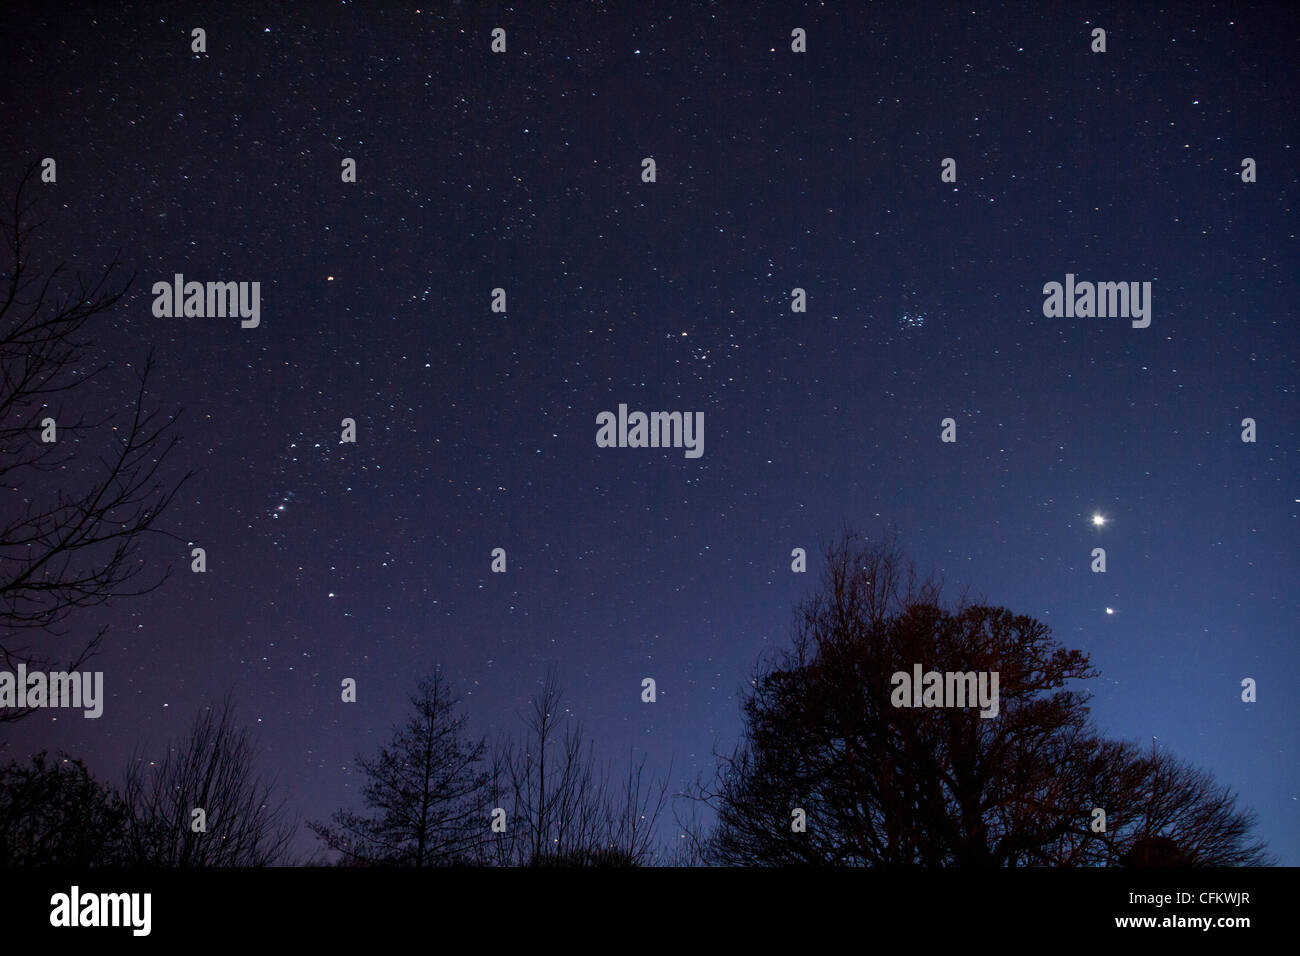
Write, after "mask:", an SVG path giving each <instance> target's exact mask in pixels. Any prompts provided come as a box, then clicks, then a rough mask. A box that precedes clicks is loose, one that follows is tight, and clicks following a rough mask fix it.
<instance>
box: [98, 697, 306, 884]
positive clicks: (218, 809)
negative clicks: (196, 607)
mask: <svg viewBox="0 0 1300 956" xmlns="http://www.w3.org/2000/svg"><path fill="white" fill-rule="evenodd" d="M124 799H125V801H126V806H127V814H128V853H129V856H130V861H131V862H132V863H133V864H135V865H137V866H157V867H215V866H273V865H276V864H284V863H289V862H291V861H290V860H289V850H290V844H291V842H292V840H293V835H294V831H295V830H296V829H297V823H296V821H294V820H292V819H291V818H290V816H289V814H288V811H287V809H286V807H285V804H284V801H283V799H281V798H277V796H276V792H275V786H274V784H273V783H272V782H271V781H270V780H269V779H266V778H263V777H262V776H261V774H260V773H259V772H258V769H257V766H256V760H255V757H254V741H253V738H252V735H251V734H250V733H249V732H248V731H247V730H246V729H244V728H241V727H239V726H238V725H237V724H236V723H235V715H234V709H233V707H232V704H231V700H230V698H229V697H227V698H226V700H225V701H224V702H223V703H222V704H221V705H220V706H219V707H215V708H214V707H208V708H205V709H204V710H203V711H201V712H200V713H199V715H198V717H197V718H196V719H195V721H194V725H193V729H192V730H191V731H190V733H189V736H188V737H186V738H184V739H182V740H179V741H175V742H173V743H172V744H171V745H170V746H169V747H168V748H167V752H166V753H165V754H164V755H163V756H162V758H161V759H159V760H156V761H149V760H146V759H145V758H144V757H143V756H142V755H139V754H137V755H135V756H134V757H133V758H132V759H131V762H130V763H129V765H128V767H127V771H126V790H125V795H124ZM198 810H201V811H203V815H202V816H203V822H204V823H205V828H204V829H203V830H201V831H200V830H199V829H198V820H199V819H200V818H199V816H198V815H197V814H196V813H195V811H198Z"/></svg>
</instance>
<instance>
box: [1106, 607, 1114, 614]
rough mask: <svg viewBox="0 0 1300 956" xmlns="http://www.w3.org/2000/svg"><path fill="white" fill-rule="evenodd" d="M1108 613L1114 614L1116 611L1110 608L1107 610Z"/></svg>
mask: <svg viewBox="0 0 1300 956" xmlns="http://www.w3.org/2000/svg"><path fill="white" fill-rule="evenodd" d="M1106 613H1107V614H1114V613H1115V609H1114V608H1113V607H1108V608H1106Z"/></svg>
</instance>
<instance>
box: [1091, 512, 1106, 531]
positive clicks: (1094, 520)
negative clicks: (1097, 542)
mask: <svg viewBox="0 0 1300 956" xmlns="http://www.w3.org/2000/svg"><path fill="white" fill-rule="evenodd" d="M1092 523H1093V524H1094V525H1096V526H1097V527H1098V528H1100V527H1101V526H1102V525H1104V524H1105V523H1106V519H1105V518H1104V517H1102V516H1101V515H1093V516H1092Z"/></svg>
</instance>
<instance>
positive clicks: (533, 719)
mask: <svg viewBox="0 0 1300 956" xmlns="http://www.w3.org/2000/svg"><path fill="white" fill-rule="evenodd" d="M562 697H563V694H562V692H561V690H560V687H559V681H558V679H557V677H556V674H555V671H554V670H553V669H552V670H551V671H549V672H548V673H547V676H546V679H545V681H544V683H543V685H542V687H541V690H540V692H539V693H538V695H537V696H536V698H535V699H534V700H533V707H532V710H531V712H530V713H529V714H528V716H527V717H526V719H525V723H526V729H525V731H524V733H523V735H522V736H521V737H520V738H519V739H518V740H508V739H507V740H502V741H501V742H499V743H498V745H497V747H496V748H495V750H494V753H493V756H492V759H491V762H490V767H489V782H488V793H489V796H490V799H491V802H492V809H494V810H495V809H497V808H500V809H502V810H504V811H506V826H505V830H504V831H503V832H502V831H498V832H489V833H488V834H487V836H486V839H485V842H484V845H483V854H484V858H485V862H489V863H493V864H496V865H502V866H512V865H513V866H557V865H558V866H592V865H597V866H637V865H644V864H647V863H649V862H651V861H652V860H653V859H654V855H655V844H656V839H657V836H656V826H657V823H658V819H659V816H660V814H661V812H662V810H663V806H664V803H665V801H666V795H667V783H666V782H663V783H656V782H654V781H652V780H650V779H649V778H648V777H647V776H646V774H645V758H644V757H642V758H641V760H640V761H635V760H633V759H632V758H631V756H629V762H628V769H627V773H626V775H625V776H623V777H622V778H620V779H619V780H618V782H617V784H613V783H612V782H611V779H612V778H611V773H610V770H609V768H608V766H604V767H602V766H600V765H599V764H598V762H597V761H596V759H595V755H594V743H593V742H592V741H591V740H589V739H586V738H585V736H584V733H583V727H582V723H581V722H580V721H578V720H575V719H565V717H564V714H563V712H562V709H561V701H562Z"/></svg>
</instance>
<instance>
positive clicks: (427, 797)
mask: <svg viewBox="0 0 1300 956" xmlns="http://www.w3.org/2000/svg"><path fill="white" fill-rule="evenodd" d="M411 706H412V708H413V713H412V714H411V716H410V718H409V720H407V722H406V724H405V725H403V726H402V727H399V728H398V729H396V730H395V731H394V734H393V739H392V742H391V743H390V744H388V745H387V746H385V747H383V748H382V749H381V750H380V752H379V755H378V756H377V757H375V758H373V759H371V758H365V757H358V758H357V764H358V766H359V767H360V768H361V771H362V772H363V773H364V774H365V776H366V784H365V789H364V790H363V795H364V798H365V803H366V806H367V807H368V808H369V809H370V810H371V811H372V812H371V814H370V815H369V816H364V815H361V814H357V813H354V812H352V811H349V810H340V811H338V812H337V813H335V814H334V816H333V818H332V819H333V821H334V822H333V825H332V826H331V825H329V824H326V823H319V822H312V823H309V824H308V826H309V827H310V829H311V830H312V832H314V833H315V834H316V835H317V836H318V837H319V838H320V839H321V841H322V842H323V843H324V844H325V845H326V846H327V847H329V848H330V849H331V850H335V851H337V852H338V853H340V854H342V857H343V862H344V863H346V864H350V865H382V866H417V867H423V866H438V865H445V864H449V863H466V862H469V861H470V860H471V859H472V857H473V852H474V849H475V847H476V846H477V844H478V842H479V841H480V840H481V839H482V829H483V826H484V823H485V821H486V819H487V808H486V806H485V803H486V796H485V791H484V786H485V784H486V782H487V773H486V771H484V770H483V769H481V762H482V760H483V757H484V754H485V753H486V751H487V746H486V744H485V743H484V742H483V741H481V740H477V741H476V740H468V739H466V736H465V728H464V723H465V720H464V718H463V717H460V716H458V715H457V713H456V707H457V701H456V698H455V697H454V696H453V694H452V691H451V688H450V687H449V685H448V683H447V681H446V680H445V679H444V678H443V677H442V674H441V673H440V672H439V671H438V670H436V669H435V670H434V671H433V673H432V674H431V675H430V676H429V677H427V678H424V679H422V680H421V681H420V683H419V686H418V688H417V690H416V693H415V694H414V695H413V696H412V697H411Z"/></svg>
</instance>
